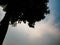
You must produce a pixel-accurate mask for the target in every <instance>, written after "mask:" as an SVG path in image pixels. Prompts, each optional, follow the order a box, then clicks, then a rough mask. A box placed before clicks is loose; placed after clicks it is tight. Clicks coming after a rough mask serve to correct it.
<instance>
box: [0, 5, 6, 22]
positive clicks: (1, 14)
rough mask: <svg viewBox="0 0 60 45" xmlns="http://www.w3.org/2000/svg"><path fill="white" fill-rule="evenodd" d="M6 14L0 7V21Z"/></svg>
mask: <svg viewBox="0 0 60 45" xmlns="http://www.w3.org/2000/svg"><path fill="white" fill-rule="evenodd" d="M5 13H6V12H4V11H3V8H2V7H1V6H0V21H1V20H2V19H3V17H4V15H5Z"/></svg>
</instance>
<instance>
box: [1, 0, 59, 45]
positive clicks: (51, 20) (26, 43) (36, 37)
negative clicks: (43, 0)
mask: <svg viewBox="0 0 60 45" xmlns="http://www.w3.org/2000/svg"><path fill="white" fill-rule="evenodd" d="M48 6H49V9H50V14H48V15H47V16H46V18H45V19H44V20H41V21H40V22H36V23H35V28H30V27H29V26H28V24H27V23H28V22H27V23H26V24H24V23H23V22H22V23H21V24H17V26H16V27H13V26H12V25H9V28H8V31H7V34H6V37H5V40H4V42H3V45H60V0H49V4H48ZM2 9H3V8H2V7H0V21H1V19H2V18H3V17H4V14H5V12H3V10H2Z"/></svg>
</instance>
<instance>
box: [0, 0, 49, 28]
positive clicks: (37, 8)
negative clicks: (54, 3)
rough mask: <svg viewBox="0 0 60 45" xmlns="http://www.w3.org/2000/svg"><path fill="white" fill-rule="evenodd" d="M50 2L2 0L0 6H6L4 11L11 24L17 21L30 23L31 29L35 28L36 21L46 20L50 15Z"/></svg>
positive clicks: (43, 0)
mask: <svg viewBox="0 0 60 45" xmlns="http://www.w3.org/2000/svg"><path fill="white" fill-rule="evenodd" d="M47 2H48V0H0V5H2V6H6V7H5V8H4V10H5V11H6V13H7V14H8V15H7V17H8V18H9V21H11V24H13V23H14V22H16V21H20V22H21V21H23V22H24V23H25V22H26V21H28V22H29V23H28V25H29V26H30V27H34V24H35V22H36V21H40V20H41V19H44V18H45V16H44V14H48V13H49V10H48V7H47Z"/></svg>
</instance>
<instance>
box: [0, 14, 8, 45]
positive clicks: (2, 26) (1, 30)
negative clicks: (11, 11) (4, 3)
mask: <svg viewBox="0 0 60 45" xmlns="http://www.w3.org/2000/svg"><path fill="white" fill-rule="evenodd" d="M8 26H9V17H8V15H7V13H6V15H5V16H4V18H3V20H2V21H1V22H0V45H2V43H3V41H4V38H5V35H6V33H7V29H8Z"/></svg>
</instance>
